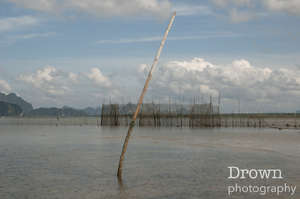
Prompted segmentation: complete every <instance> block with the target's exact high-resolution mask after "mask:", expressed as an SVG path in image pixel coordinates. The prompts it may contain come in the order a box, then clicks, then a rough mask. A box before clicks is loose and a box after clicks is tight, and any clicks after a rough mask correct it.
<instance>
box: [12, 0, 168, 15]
mask: <svg viewBox="0 0 300 199" xmlns="http://www.w3.org/2000/svg"><path fill="white" fill-rule="evenodd" d="M9 1H10V2H12V3H15V4H16V5H18V6H22V7H24V8H28V9H32V10H37V11H46V12H62V11H79V12H86V13H90V14H93V15H95V16H100V17H111V16H134V15H148V14H150V15H154V16H160V17H167V16H168V15H169V13H170V9H171V3H170V2H169V1H168V0H127V1H123V0H85V1H82V0H61V1H55V0H9Z"/></svg>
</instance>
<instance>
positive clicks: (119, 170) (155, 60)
mask: <svg viewBox="0 0 300 199" xmlns="http://www.w3.org/2000/svg"><path fill="white" fill-rule="evenodd" d="M175 16H176V12H174V13H173V15H172V17H171V20H170V23H169V25H168V27H167V30H166V32H165V34H164V37H163V39H162V41H161V44H160V47H159V49H158V51H157V54H156V56H155V58H154V61H153V64H152V67H151V69H150V71H149V74H148V77H147V79H146V82H145V85H144V88H143V90H142V93H141V95H140V98H139V101H138V104H137V107H136V110H135V113H134V115H133V117H132V121H131V123H130V125H129V128H128V132H127V135H126V138H125V141H124V144H123V148H122V152H121V156H120V161H119V167H118V173H117V176H118V178H119V180H121V179H122V168H123V160H124V156H125V152H126V150H127V145H128V141H129V138H130V136H131V133H132V130H133V127H134V126H135V121H136V118H137V116H138V114H139V112H140V108H141V104H142V103H143V99H144V96H145V94H146V91H147V88H148V86H149V82H150V80H151V78H152V72H153V70H154V68H155V67H156V65H157V63H158V59H159V57H160V54H161V51H162V49H163V47H164V45H165V42H166V39H167V36H168V34H169V32H170V30H171V27H172V25H173V22H174V19H175Z"/></svg>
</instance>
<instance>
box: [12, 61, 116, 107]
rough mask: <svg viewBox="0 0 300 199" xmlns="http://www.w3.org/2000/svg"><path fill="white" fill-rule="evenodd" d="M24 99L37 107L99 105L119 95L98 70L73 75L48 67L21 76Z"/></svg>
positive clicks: (110, 81) (19, 87)
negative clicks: (108, 98) (105, 99)
mask: <svg viewBox="0 0 300 199" xmlns="http://www.w3.org/2000/svg"><path fill="white" fill-rule="evenodd" d="M18 80H19V81H17V83H20V84H19V85H18V87H17V88H18V89H19V93H20V95H21V96H23V97H25V98H26V99H28V100H29V101H30V102H32V103H33V104H34V106H35V107H38V106H47V107H48V106H63V105H69V106H75V107H86V106H98V105H99V103H102V101H103V99H104V98H107V97H108V96H111V97H112V98H114V99H117V98H119V97H117V96H120V92H119V90H118V87H117V86H116V85H115V84H113V83H112V80H110V78H109V77H107V76H105V75H104V74H103V73H102V72H101V70H100V69H99V68H91V70H90V71H89V72H88V71H87V72H81V73H74V72H68V71H64V70H61V69H58V68H57V67H54V66H45V67H43V68H41V69H38V70H36V71H34V72H32V73H29V74H21V75H19V76H18Z"/></svg>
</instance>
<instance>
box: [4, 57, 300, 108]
mask: <svg viewBox="0 0 300 199" xmlns="http://www.w3.org/2000/svg"><path fill="white" fill-rule="evenodd" d="M149 67H150V65H149V64H147V65H146V64H141V65H140V66H137V68H136V72H135V73H132V71H131V72H130V73H126V72H124V71H123V72H122V73H123V74H120V72H119V70H118V71H115V72H113V73H112V74H110V75H108V74H106V73H105V72H104V71H103V70H101V68H99V67H92V68H89V69H86V71H85V72H80V73H78V72H75V71H64V70H62V69H58V68H57V67H55V66H45V67H43V68H40V69H38V70H36V71H34V72H32V73H28V74H20V75H19V76H18V77H17V78H16V81H13V83H15V82H19V85H17V84H16V85H15V84H13V85H12V86H10V85H9V84H8V83H7V82H5V81H3V80H1V81H0V89H1V90H2V91H6V92H10V91H12V92H17V93H18V94H19V95H20V96H24V97H25V99H28V100H29V101H31V102H32V103H33V104H34V106H63V105H70V106H74V107H86V106H98V105H99V104H101V103H103V101H104V100H106V102H107V101H108V99H109V98H112V100H113V102H119V103H121V102H123V103H124V102H128V101H127V100H128V99H131V102H135V101H136V99H137V97H138V96H139V94H140V91H141V89H142V86H143V85H144V81H145V78H146V75H147V73H148V70H149ZM124 73H126V74H124ZM124 84H127V85H128V84H130V86H125V87H124ZM12 88H14V89H12ZM299 88H300V70H299V69H289V68H288V67H285V68H278V69H273V68H271V67H259V66H255V65H253V64H251V63H250V62H249V61H248V60H245V59H238V60H233V61H232V62H231V63H229V64H214V63H212V62H210V61H207V60H205V59H203V58H200V57H196V58H193V59H186V60H173V61H168V62H165V63H162V64H161V65H159V66H158V68H157V70H156V71H155V73H154V74H153V79H152V80H151V83H150V87H149V91H148V93H147V95H146V101H147V100H148V101H149V100H152V99H154V100H155V101H156V102H158V100H159V101H160V102H162V103H164V102H168V98H169V97H171V98H172V99H176V100H177V101H178V102H179V101H180V100H182V98H183V97H184V98H185V103H192V101H193V99H194V97H197V98H198V99H201V101H202V102H203V103H204V102H208V101H209V98H210V96H212V97H213V100H214V102H215V103H217V99H218V96H219V94H220V95H221V99H222V100H221V101H222V107H223V109H222V111H224V112H236V111H237V110H238V101H240V102H241V106H242V108H241V111H243V112H288V111H290V112H292V111H295V110H298V109H300V107H299V100H300V89H299ZM123 100H124V101H123Z"/></svg>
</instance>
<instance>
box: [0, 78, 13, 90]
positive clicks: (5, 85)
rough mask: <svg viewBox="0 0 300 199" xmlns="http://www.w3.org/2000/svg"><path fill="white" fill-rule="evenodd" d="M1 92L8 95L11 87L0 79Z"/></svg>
mask: <svg viewBox="0 0 300 199" xmlns="http://www.w3.org/2000/svg"><path fill="white" fill-rule="evenodd" d="M0 91H1V92H5V93H8V92H10V91H11V86H10V85H9V84H8V82H7V81H5V80H2V79H0Z"/></svg>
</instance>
